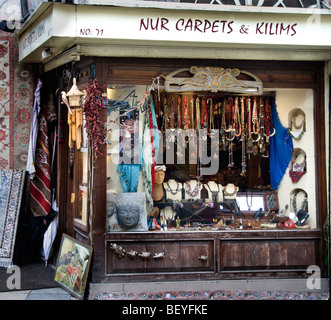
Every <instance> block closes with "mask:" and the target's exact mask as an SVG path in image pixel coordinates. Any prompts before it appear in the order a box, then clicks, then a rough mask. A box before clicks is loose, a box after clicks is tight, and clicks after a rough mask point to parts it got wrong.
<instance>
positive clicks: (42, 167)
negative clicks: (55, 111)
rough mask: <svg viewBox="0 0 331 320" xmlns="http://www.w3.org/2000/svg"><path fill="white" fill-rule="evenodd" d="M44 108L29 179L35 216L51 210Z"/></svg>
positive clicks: (48, 157) (48, 156)
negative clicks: (32, 173) (33, 169)
mask: <svg viewBox="0 0 331 320" xmlns="http://www.w3.org/2000/svg"><path fill="white" fill-rule="evenodd" d="M46 117H47V116H46V109H45V108H44V109H43V110H42V111H41V112H40V117H39V123H38V124H39V126H38V137H37V144H36V160H35V167H36V173H35V177H34V178H33V179H32V180H31V183H30V191H31V211H32V212H33V214H34V215H35V216H36V217H39V216H47V215H48V214H49V213H50V211H51V200H52V193H51V173H50V155H49V138H48V128H47V120H46Z"/></svg>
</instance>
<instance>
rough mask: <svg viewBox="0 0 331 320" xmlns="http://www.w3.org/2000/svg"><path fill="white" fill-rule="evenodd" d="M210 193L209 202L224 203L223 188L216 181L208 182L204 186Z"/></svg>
mask: <svg viewBox="0 0 331 320" xmlns="http://www.w3.org/2000/svg"><path fill="white" fill-rule="evenodd" d="M204 186H205V188H206V189H207V191H208V200H210V201H213V202H220V201H223V187H222V185H221V184H218V183H216V182H215V181H208V182H207V183H205V184H204Z"/></svg>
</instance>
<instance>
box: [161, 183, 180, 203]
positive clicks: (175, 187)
mask: <svg viewBox="0 0 331 320" xmlns="http://www.w3.org/2000/svg"><path fill="white" fill-rule="evenodd" d="M163 187H164V188H165V190H166V195H167V200H173V201H176V200H177V201H181V200H182V188H183V185H182V184H181V183H180V182H178V181H176V180H175V179H169V180H168V181H167V182H164V183H163Z"/></svg>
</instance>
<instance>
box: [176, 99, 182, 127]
mask: <svg viewBox="0 0 331 320" xmlns="http://www.w3.org/2000/svg"><path fill="white" fill-rule="evenodd" d="M181 102H182V101H181V98H180V96H178V100H177V128H178V129H180V126H181V122H182V115H181Z"/></svg>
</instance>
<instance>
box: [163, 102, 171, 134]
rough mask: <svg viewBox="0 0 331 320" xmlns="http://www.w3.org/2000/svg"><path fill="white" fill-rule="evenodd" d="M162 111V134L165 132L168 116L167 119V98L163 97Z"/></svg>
mask: <svg viewBox="0 0 331 320" xmlns="http://www.w3.org/2000/svg"><path fill="white" fill-rule="evenodd" d="M163 106H164V107H163V110H164V114H163V117H164V118H163V120H164V134H165V133H166V132H167V129H168V121H169V118H170V116H169V117H168V114H167V113H168V110H167V109H168V103H167V98H166V97H164V100H163Z"/></svg>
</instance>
